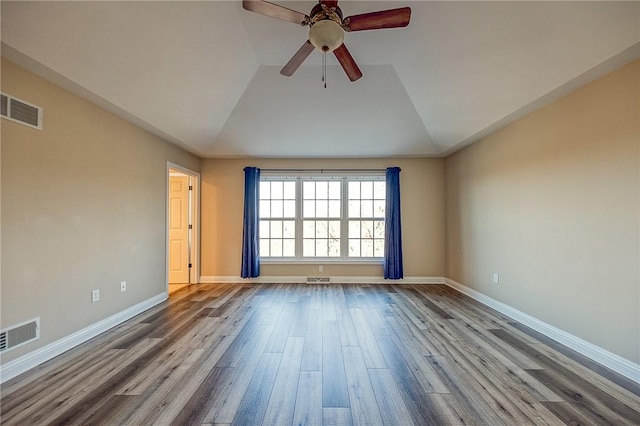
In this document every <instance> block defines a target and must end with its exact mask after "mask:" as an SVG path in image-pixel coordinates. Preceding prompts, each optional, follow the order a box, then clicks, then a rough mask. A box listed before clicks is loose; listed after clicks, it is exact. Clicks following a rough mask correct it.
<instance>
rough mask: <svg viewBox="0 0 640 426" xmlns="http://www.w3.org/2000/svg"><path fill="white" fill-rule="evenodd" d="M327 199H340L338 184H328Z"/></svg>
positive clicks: (334, 182)
mask: <svg viewBox="0 0 640 426" xmlns="http://www.w3.org/2000/svg"><path fill="white" fill-rule="evenodd" d="M329 198H330V199H332V200H339V199H340V198H341V197H340V182H336V181H333V182H329Z"/></svg>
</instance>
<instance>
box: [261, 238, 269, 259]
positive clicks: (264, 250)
mask: <svg viewBox="0 0 640 426" xmlns="http://www.w3.org/2000/svg"><path fill="white" fill-rule="evenodd" d="M269 253H270V252H269V240H266V239H260V256H264V257H269Z"/></svg>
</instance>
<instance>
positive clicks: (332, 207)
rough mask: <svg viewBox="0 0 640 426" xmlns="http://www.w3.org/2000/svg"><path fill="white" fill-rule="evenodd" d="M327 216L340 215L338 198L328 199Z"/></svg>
mask: <svg viewBox="0 0 640 426" xmlns="http://www.w3.org/2000/svg"><path fill="white" fill-rule="evenodd" d="M329 217H340V200H330V201H329Z"/></svg>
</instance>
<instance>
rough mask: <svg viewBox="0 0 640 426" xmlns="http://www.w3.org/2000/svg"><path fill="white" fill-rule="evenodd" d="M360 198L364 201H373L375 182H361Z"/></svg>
mask: <svg viewBox="0 0 640 426" xmlns="http://www.w3.org/2000/svg"><path fill="white" fill-rule="evenodd" d="M360 198H361V199H363V200H371V199H373V182H371V181H369V182H360Z"/></svg>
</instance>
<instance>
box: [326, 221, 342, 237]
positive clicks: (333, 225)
mask: <svg viewBox="0 0 640 426" xmlns="http://www.w3.org/2000/svg"><path fill="white" fill-rule="evenodd" d="M329 238H334V239H340V222H339V221H337V220H332V221H330V222H329Z"/></svg>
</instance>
